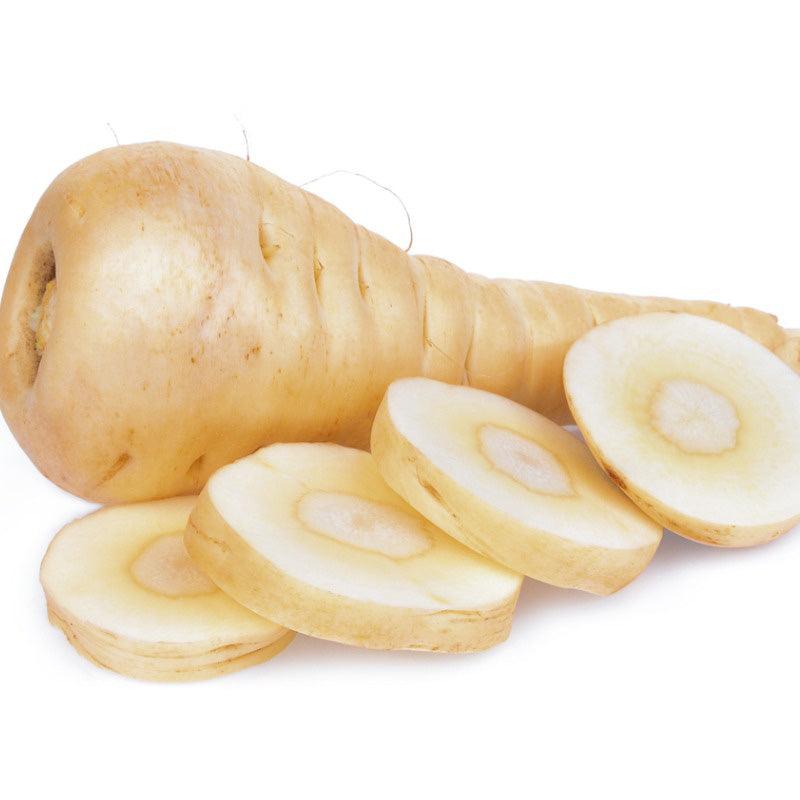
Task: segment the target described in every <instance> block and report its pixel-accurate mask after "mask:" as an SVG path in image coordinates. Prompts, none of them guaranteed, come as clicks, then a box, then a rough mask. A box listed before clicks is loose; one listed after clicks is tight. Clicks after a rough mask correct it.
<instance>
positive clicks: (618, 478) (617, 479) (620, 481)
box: [600, 461, 628, 492]
mask: <svg viewBox="0 0 800 800" xmlns="http://www.w3.org/2000/svg"><path fill="white" fill-rule="evenodd" d="M600 466H601V467H602V468H603V470H604V471H605V473H606V475H608V477H609V478H611V480H612V481H613V482H614V483H616V484H617V486H619V488H620V489H622V491H623V492H624V491H626V490H627V488H628V484H627V483H626V482H625V479H624V478H623V477H622V475H620V474H619V473H618V472H617V471H616V470H615V469H612V468H611V467H610V466H609V465H608V464H606V462H605V461H601V462H600Z"/></svg>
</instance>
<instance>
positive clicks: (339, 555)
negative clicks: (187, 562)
mask: <svg viewBox="0 0 800 800" xmlns="http://www.w3.org/2000/svg"><path fill="white" fill-rule="evenodd" d="M185 541H186V547H187V549H188V551H189V553H190V554H191V556H192V558H193V559H194V560H195V561H196V562H197V563H198V564H199V565H200V566H201V567H202V568H203V570H204V571H205V572H206V573H207V574H208V575H209V576H210V577H211V578H212V579H213V580H214V582H215V583H217V584H218V585H219V586H221V587H222V588H223V589H224V590H225V591H226V592H227V593H228V594H230V595H231V597H234V598H235V599H237V600H238V601H239V602H240V603H242V604H243V605H246V606H247V607H248V608H250V609H251V610H253V611H255V612H256V613H258V614H263V615H264V616H266V617H268V618H270V619H274V620H277V621H278V622H280V623H281V624H283V625H285V626H287V627H290V628H292V629H293V630H297V631H301V632H302V633H307V634H309V635H311V636H317V637H320V638H323V639H332V640H334V641H339V642H345V643H347V644H354V645H359V646H362V647H373V648H379V649H411V650H443V651H449V652H459V651H471V650H482V649H485V648H487V647H490V646H491V645H493V644H496V643H498V642H500V641H502V640H504V639H505V638H506V637H507V636H508V632H509V628H510V625H511V616H512V613H513V610H514V606H515V604H516V600H517V595H518V593H519V588H520V583H521V577H520V576H519V575H516V574H514V573H512V572H510V571H509V570H507V569H505V568H503V567H501V566H499V565H496V564H493V563H492V562H490V561H487V560H486V559H484V558H481V557H480V556H478V555H476V554H475V553H473V552H472V551H470V550H468V549H467V548H465V547H462V546H461V545H460V544H458V543H457V542H455V541H453V540H452V539H451V538H450V537H448V536H446V535H445V534H444V533H442V532H441V531H439V530H437V529H436V528H435V527H433V526H432V525H431V524H430V523H428V522H427V521H426V520H425V519H423V518H422V517H420V516H419V514H417V513H416V512H415V511H414V510H413V509H412V508H410V507H409V506H408V505H406V503H405V502H403V500H402V499H401V498H399V497H398V496H397V495H396V494H395V493H394V492H392V491H391V489H389V487H388V486H386V484H385V483H384V482H383V480H382V479H381V477H380V475H379V474H378V470H377V468H376V467H375V463H374V462H373V460H372V458H371V456H370V455H369V454H368V453H364V452H362V451H360V450H352V449H350V448H345V447H340V446H338V445H333V444H287V445H273V446H272V447H266V448H264V449H263V450H260V451H258V452H257V453H255V454H253V455H252V456H249V457H247V458H244V459H242V460H240V461H237V462H236V463H234V464H231V465H229V466H227V467H223V468H222V469H221V470H219V471H218V472H217V473H215V474H214V475H213V476H212V478H211V480H210V481H209V482H208V485H207V486H206V488H205V490H204V491H203V493H202V494H201V495H200V499H199V501H198V504H197V506H196V508H195V509H194V511H193V512H192V515H191V518H190V523H189V527H188V528H187V531H186V539H185Z"/></svg>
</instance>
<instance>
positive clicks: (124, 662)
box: [41, 497, 293, 681]
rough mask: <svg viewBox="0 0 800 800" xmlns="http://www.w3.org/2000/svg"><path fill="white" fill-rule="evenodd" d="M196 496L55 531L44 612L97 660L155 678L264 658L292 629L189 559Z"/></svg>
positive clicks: (204, 672)
mask: <svg viewBox="0 0 800 800" xmlns="http://www.w3.org/2000/svg"><path fill="white" fill-rule="evenodd" d="M195 500H196V498H194V497H179V498H174V499H171V500H157V501H153V502H148V503H137V504H134V505H128V506H111V507H108V508H105V509H102V510H100V511H97V512H95V513H94V514H90V515H89V516H87V517H84V518H83V519H80V520H77V521H76V522H73V523H71V524H70V525H67V526H66V527H65V528H63V529H62V530H61V531H60V532H59V533H58V535H57V536H56V537H55V539H54V540H53V541H52V543H51V544H50V547H49V548H48V551H47V553H46V555H45V557H44V560H43V562H42V569H41V581H42V586H43V587H44V591H45V596H46V598H47V608H48V615H49V618H50V620H51V622H53V623H54V624H55V625H57V626H58V627H59V628H61V629H62V630H63V631H64V634H65V635H66V636H67V638H68V639H69V641H70V642H71V643H72V644H73V646H74V647H75V648H76V649H77V650H78V651H79V652H80V653H82V654H83V655H84V656H86V657H87V658H89V659H91V660H92V661H94V662H96V663H98V664H100V665H101V666H104V667H108V668H109V669H112V670H114V671H116V672H120V673H122V674H124V675H129V676H131V677H136V678H144V679H149V680H162V681H178V680H194V679H199V678H207V677H212V676H214V675H221V674H224V673H227V672H233V671H234V670H237V669H241V668H243V667H247V666H250V665H252V664H258V663H260V662H262V661H266V660H267V659H268V658H271V657H272V656H273V655H275V654H277V653H279V652H280V651H281V650H282V649H283V648H284V647H286V645H287V644H288V643H289V642H290V641H291V639H292V636H293V633H292V632H291V631H288V630H286V629H285V628H282V627H281V626H279V625H276V624H274V623H273V622H270V621H268V620H265V619H263V618H261V617H259V616H257V615H255V614H253V613H251V612H250V611H248V610H247V609H245V608H243V607H242V606H240V605H238V604H237V603H235V602H234V601H233V600H231V599H230V598H229V597H227V596H226V595H225V594H223V593H222V592H221V591H220V590H219V589H218V588H217V587H216V586H215V585H214V584H213V583H212V582H211V581H210V580H209V579H208V578H207V577H206V576H205V575H204V574H203V573H202V572H200V570H198V568H197V567H196V566H195V565H194V564H193V563H192V561H191V560H190V558H189V556H188V554H187V552H186V549H185V547H184V545H183V531H184V529H185V527H186V522H187V519H188V516H189V512H190V511H191V509H192V507H193V506H194V503H195Z"/></svg>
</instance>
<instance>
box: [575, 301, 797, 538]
mask: <svg viewBox="0 0 800 800" xmlns="http://www.w3.org/2000/svg"><path fill="white" fill-rule="evenodd" d="M564 380H565V386H566V391H567V397H568V400H569V404H570V407H571V409H572V413H573V415H574V417H575V420H576V422H577V424H578V425H579V427H580V429H581V431H582V432H583V435H584V437H585V438H586V441H587V443H588V444H589V446H590V447H591V449H592V450H593V452H594V454H595V455H596V457H597V459H598V460H599V461H600V462H601V463H602V464H603V466H604V467H605V469H606V471H607V472H608V474H609V475H610V476H611V478H612V479H613V480H614V481H615V482H616V483H617V484H619V486H620V487H621V488H622V489H623V490H624V491H625V492H626V493H627V494H628V495H629V496H630V497H631V498H632V499H633V500H634V501H635V502H636V503H638V505H639V506H641V508H643V509H644V510H645V511H646V512H647V513H648V514H649V515H650V516H651V517H653V518H654V519H656V520H658V521H659V522H660V523H661V524H662V525H664V526H665V527H668V528H671V529H672V530H673V531H675V532H676V533H680V534H682V535H683V536H686V537H688V538H690V539H695V540H697V541H700V542H704V543H706V544H713V545H719V546H725V547H743V546H747V545H754V544H759V543H761V542H766V541H769V540H770V539H774V538H775V537H776V536H778V535H780V534H781V533H784V532H785V531H787V530H788V529H789V528H791V527H792V526H793V525H795V524H796V523H797V522H798V521H800V478H799V477H798V476H800V376H798V375H797V374H795V373H794V372H793V371H792V370H791V369H790V368H789V367H788V366H787V365H786V364H784V363H783V362H782V361H781V360H780V359H778V358H777V357H776V356H774V355H773V354H772V353H771V352H770V351H769V350H767V349H766V348H765V347H762V346H761V345H760V344H757V343H756V342H754V341H753V340H751V339H750V338H748V337H747V336H745V335H744V334H742V333H739V332H738V331H736V330H734V329H733V328H730V327H728V326H727V325H723V324H722V323H719V322H712V321H710V320H707V319H703V318H701V317H696V316H692V315H690V314H646V315H643V316H638V317H628V318H625V319H620V320H617V321H616V322H611V323H608V324H606V325H602V326H600V327H598V328H596V329H595V330H593V331H591V332H590V333H588V334H587V335H586V336H584V337H583V338H582V339H580V340H579V341H578V342H577V343H576V344H575V345H574V346H573V347H572V349H571V350H570V352H569V355H568V357H567V360H566V364H565V369H564Z"/></svg>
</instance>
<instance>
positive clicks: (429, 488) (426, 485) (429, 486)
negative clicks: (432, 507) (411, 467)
mask: <svg viewBox="0 0 800 800" xmlns="http://www.w3.org/2000/svg"><path fill="white" fill-rule="evenodd" d="M417 479H418V480H419V485H420V486H421V487H422V488H423V489H424V490H425V491H426V492H427V493H428V494H429V495H430V496H431V497H432V498H433V499H434V500H435V501H436V502H437V503H441V502H442V495H441V494H440V492H439V490H438V489H437V488H436V487H435V486H433V484H430V483H428V481H426V480H425V479H424V478H420V477H419V476H417Z"/></svg>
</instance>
